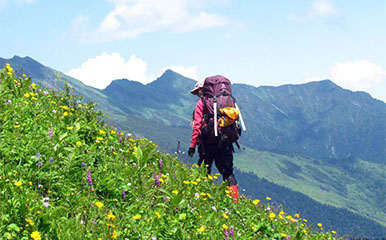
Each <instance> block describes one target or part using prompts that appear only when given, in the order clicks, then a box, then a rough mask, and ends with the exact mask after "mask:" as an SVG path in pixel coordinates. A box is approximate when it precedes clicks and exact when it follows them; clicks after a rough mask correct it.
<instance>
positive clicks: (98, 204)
mask: <svg viewBox="0 0 386 240" xmlns="http://www.w3.org/2000/svg"><path fill="white" fill-rule="evenodd" d="M95 205H96V206H97V207H99V208H102V207H103V203H101V202H96V203H95Z"/></svg>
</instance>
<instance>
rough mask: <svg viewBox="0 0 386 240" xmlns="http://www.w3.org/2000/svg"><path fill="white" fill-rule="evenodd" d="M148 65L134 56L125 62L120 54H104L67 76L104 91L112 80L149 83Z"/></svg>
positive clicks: (91, 59) (71, 71) (88, 61)
mask: <svg viewBox="0 0 386 240" xmlns="http://www.w3.org/2000/svg"><path fill="white" fill-rule="evenodd" d="M146 68H147V63H146V62H145V61H143V60H141V59H139V58H137V57H136V56H135V55H134V54H133V55H131V56H130V59H129V60H128V61H125V59H124V58H123V57H121V56H120V55H119V53H112V54H108V53H105V52H103V53H102V54H101V55H100V56H97V57H95V58H89V59H88V60H87V61H86V62H84V63H83V64H82V65H81V66H80V67H79V68H75V69H71V70H70V71H69V72H68V73H66V74H67V75H69V76H71V77H74V78H76V79H78V80H80V81H82V82H83V83H84V84H86V85H89V86H93V87H95V88H99V89H104V88H106V87H107V86H108V85H109V84H110V83H111V81H112V80H115V79H122V78H127V79H129V80H135V81H139V82H141V83H143V84H146V83H149V82H150V81H151V78H149V77H147V75H146Z"/></svg>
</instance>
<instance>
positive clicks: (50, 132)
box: [48, 129, 54, 138]
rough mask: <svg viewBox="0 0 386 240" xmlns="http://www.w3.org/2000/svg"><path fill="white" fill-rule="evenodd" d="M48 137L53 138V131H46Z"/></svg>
mask: <svg viewBox="0 0 386 240" xmlns="http://www.w3.org/2000/svg"><path fill="white" fill-rule="evenodd" d="M48 135H49V136H50V138H52V137H53V136H54V131H53V130H52V129H48Z"/></svg>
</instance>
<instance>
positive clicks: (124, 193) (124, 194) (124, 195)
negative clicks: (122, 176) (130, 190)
mask: <svg viewBox="0 0 386 240" xmlns="http://www.w3.org/2000/svg"><path fill="white" fill-rule="evenodd" d="M122 198H123V199H126V192H125V190H122Z"/></svg>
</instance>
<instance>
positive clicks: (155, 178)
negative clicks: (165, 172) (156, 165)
mask: <svg viewBox="0 0 386 240" xmlns="http://www.w3.org/2000/svg"><path fill="white" fill-rule="evenodd" d="M153 175H154V181H155V184H156V185H157V187H161V184H160V183H159V182H160V179H159V177H158V176H157V174H155V173H153Z"/></svg>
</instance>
